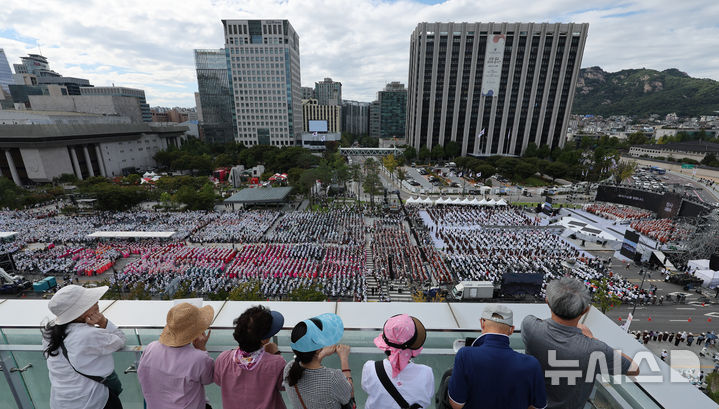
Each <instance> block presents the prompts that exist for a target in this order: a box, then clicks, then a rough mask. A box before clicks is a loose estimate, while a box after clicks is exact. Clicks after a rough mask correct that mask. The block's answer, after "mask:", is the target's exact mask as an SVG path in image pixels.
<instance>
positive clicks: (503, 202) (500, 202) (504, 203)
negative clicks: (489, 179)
mask: <svg viewBox="0 0 719 409" xmlns="http://www.w3.org/2000/svg"><path fill="white" fill-rule="evenodd" d="M506 205H507V202H506V201H505V200H504V199H499V201H498V202H497V206H506Z"/></svg>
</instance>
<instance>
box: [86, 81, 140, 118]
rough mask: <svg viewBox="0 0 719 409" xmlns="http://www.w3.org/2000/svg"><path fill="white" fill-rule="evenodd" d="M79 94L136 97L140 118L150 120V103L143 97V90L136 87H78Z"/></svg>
mask: <svg viewBox="0 0 719 409" xmlns="http://www.w3.org/2000/svg"><path fill="white" fill-rule="evenodd" d="M80 95H111V96H115V97H133V98H137V101H138V102H139V104H140V111H141V112H142V120H143V121H144V122H152V113H151V112H150V105H149V104H148V103H147V99H146V98H145V91H143V90H141V89H137V88H128V87H80Z"/></svg>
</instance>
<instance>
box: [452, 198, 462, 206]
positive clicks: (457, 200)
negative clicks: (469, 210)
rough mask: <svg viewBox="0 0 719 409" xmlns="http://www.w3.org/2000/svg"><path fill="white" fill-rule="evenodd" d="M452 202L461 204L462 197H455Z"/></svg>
mask: <svg viewBox="0 0 719 409" xmlns="http://www.w3.org/2000/svg"><path fill="white" fill-rule="evenodd" d="M452 204H455V205H461V204H462V199H460V198H458V197H455V198H454V200H452Z"/></svg>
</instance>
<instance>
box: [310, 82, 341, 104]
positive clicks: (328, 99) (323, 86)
mask: <svg viewBox="0 0 719 409" xmlns="http://www.w3.org/2000/svg"><path fill="white" fill-rule="evenodd" d="M315 98H316V99H317V102H318V103H319V104H320V105H342V83H341V82H336V81H332V78H325V80H324V81H322V82H315Z"/></svg>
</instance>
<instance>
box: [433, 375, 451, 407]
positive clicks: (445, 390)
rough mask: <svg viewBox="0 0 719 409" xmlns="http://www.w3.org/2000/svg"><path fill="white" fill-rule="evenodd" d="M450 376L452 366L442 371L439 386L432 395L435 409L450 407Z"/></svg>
mask: <svg viewBox="0 0 719 409" xmlns="http://www.w3.org/2000/svg"><path fill="white" fill-rule="evenodd" d="M451 376H452V368H449V369H447V370H446V371H444V374H443V375H442V380H441V381H439V388H437V393H436V394H435V395H434V405H435V407H436V408H437V409H452V405H450V403H449V378H450V377H451Z"/></svg>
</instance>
